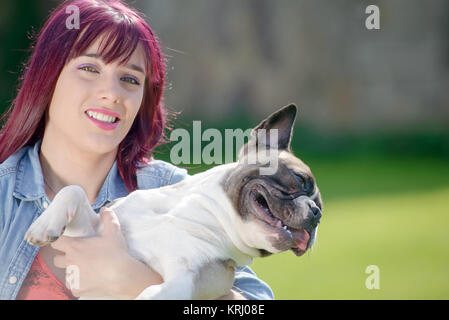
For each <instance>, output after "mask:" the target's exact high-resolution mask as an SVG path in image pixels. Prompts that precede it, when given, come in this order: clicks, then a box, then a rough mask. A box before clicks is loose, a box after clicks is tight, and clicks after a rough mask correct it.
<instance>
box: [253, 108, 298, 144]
mask: <svg viewBox="0 0 449 320" xmlns="http://www.w3.org/2000/svg"><path fill="white" fill-rule="evenodd" d="M297 109H298V108H297V107H296V105H295V104H289V105H287V106H285V107H283V108H281V109H280V110H278V111H276V112H275V113H273V114H271V115H270V116H269V117H268V118H266V119H265V120H263V121H262V122H261V123H260V124H259V125H258V126H256V127H255V128H254V129H253V130H252V132H251V136H252V138H251V139H252V140H253V139H254V140H255V142H256V144H257V143H258V142H259V141H257V137H258V135H257V132H258V130H260V129H265V130H266V141H265V142H264V143H265V144H266V145H267V146H270V138H271V137H270V130H272V129H275V130H277V132H278V135H277V139H278V141H277V142H278V143H277V146H278V149H279V150H290V142H291V139H292V132H293V126H294V124H295V119H296V112H297Z"/></svg>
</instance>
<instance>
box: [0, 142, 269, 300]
mask: <svg viewBox="0 0 449 320" xmlns="http://www.w3.org/2000/svg"><path fill="white" fill-rule="evenodd" d="M40 145H41V141H38V142H37V143H36V144H35V145H34V146H29V147H24V148H22V149H20V150H19V151H17V152H16V153H14V154H13V155H11V156H10V157H9V158H8V159H6V160H5V161H4V162H3V163H1V164H0V299H1V300H6V299H15V297H16V296H17V294H18V292H19V290H20V287H21V285H22V282H23V281H24V279H25V278H26V276H27V274H28V271H29V269H30V267H31V264H32V263H33V261H34V258H35V256H36V254H37V252H38V251H39V247H37V246H33V245H30V244H28V243H27V242H26V241H25V240H24V235H25V233H26V231H27V230H28V228H29V226H30V225H31V223H33V221H34V220H36V218H37V217H39V215H40V214H41V213H42V212H43V211H44V210H45V208H46V207H47V206H48V204H49V203H50V201H49V199H48V197H47V195H46V194H45V189H44V182H43V176H42V169H41V166H40V162H39V156H38V154H39V150H40ZM186 176H187V171H186V170H185V169H181V168H177V167H175V166H173V165H171V164H169V163H166V162H163V161H160V160H153V161H151V162H150V163H149V165H148V166H142V168H140V169H139V170H137V184H138V186H139V189H151V188H159V187H162V186H165V185H170V184H174V183H176V182H178V181H181V180H182V179H184V178H185V177H186ZM127 194H128V192H127V190H126V188H125V184H124V182H123V180H122V179H121V177H120V175H119V173H118V170H117V164H116V162H114V165H113V166H112V168H111V170H110V171H109V173H108V175H107V177H106V180H105V181H104V183H103V186H102V187H101V190H100V193H99V194H98V197H97V199H96V200H95V203H94V204H93V205H92V208H93V209H94V210H95V212H97V213H98V212H99V210H100V208H101V207H102V206H104V205H106V204H107V203H108V202H110V201H112V200H113V199H116V198H119V197H123V196H126V195H127ZM233 289H235V290H236V291H238V292H241V293H242V294H243V295H244V296H245V297H246V298H248V299H273V293H272V291H271V289H270V287H269V286H268V285H267V284H266V283H265V282H263V281H262V280H260V279H258V278H257V276H256V275H255V274H254V272H253V271H252V270H251V269H250V268H249V267H244V268H238V269H237V271H236V275H235V283H234V287H233Z"/></svg>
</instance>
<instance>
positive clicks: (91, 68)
mask: <svg viewBox="0 0 449 320" xmlns="http://www.w3.org/2000/svg"><path fill="white" fill-rule="evenodd" d="M79 69H80V70H84V71H87V72H92V73H99V72H98V71H97V69H95V68H94V67H92V66H81V67H79Z"/></svg>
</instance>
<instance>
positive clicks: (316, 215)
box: [309, 201, 321, 224]
mask: <svg viewBox="0 0 449 320" xmlns="http://www.w3.org/2000/svg"><path fill="white" fill-rule="evenodd" d="M309 207H310V212H311V213H309V215H310V219H311V220H312V221H313V223H315V224H318V223H319V222H320V219H321V210H320V208H318V206H317V205H316V204H315V202H313V201H310V202H309Z"/></svg>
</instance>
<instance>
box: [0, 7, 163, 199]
mask: <svg viewBox="0 0 449 320" xmlns="http://www.w3.org/2000/svg"><path fill="white" fill-rule="evenodd" d="M69 5H73V6H76V7H78V9H79V17H80V19H79V22H80V27H79V29H68V28H67V27H66V20H67V18H68V17H69V14H68V13H66V8H67V7H68V6H69ZM99 35H105V36H106V38H107V39H106V40H107V41H106V42H105V43H108V44H110V45H107V46H104V47H103V48H102V51H101V52H100V55H101V56H102V58H103V60H104V61H105V62H106V63H110V62H112V61H119V63H126V62H127V60H128V59H129V58H130V57H131V55H132V53H133V52H134V50H135V49H136V47H137V45H138V44H139V43H140V44H141V45H142V48H143V50H144V53H145V57H146V66H145V67H146V74H147V76H146V79H145V88H144V96H143V99H142V104H141V106H140V109H139V112H138V114H137V116H136V119H135V120H134V123H133V124H132V126H131V129H130V131H129V132H128V134H127V135H126V137H125V138H124V139H123V141H122V142H121V143H120V145H119V147H118V153H117V167H118V170H119V173H120V176H121V177H122V179H123V181H124V182H125V186H126V188H127V190H128V191H129V192H130V191H133V190H135V189H137V179H136V170H137V166H138V163H139V162H144V159H145V157H149V158H151V153H152V150H153V149H154V148H155V147H156V146H157V145H158V144H159V143H161V142H162V141H163V140H164V139H163V134H164V129H165V128H166V120H167V111H166V109H165V106H164V103H163V91H164V83H165V59H164V57H163V55H162V52H161V50H160V47H159V44H158V39H157V37H156V35H155V34H154V33H153V31H152V30H151V28H150V27H149V26H148V24H147V23H146V22H145V20H144V19H143V17H142V15H141V14H140V13H138V12H137V11H136V10H134V9H131V8H130V7H128V6H127V5H126V4H124V3H123V2H121V1H120V0H109V1H108V0H75V1H65V2H64V3H62V4H61V5H59V6H58V7H57V8H56V9H55V10H54V11H53V12H52V14H51V15H50V17H49V19H48V20H47V22H46V23H45V25H44V26H43V28H42V30H41V31H40V33H39V35H38V37H37V40H36V42H35V46H34V50H33V52H32V54H31V56H30V57H29V60H28V62H27V64H26V68H25V69H24V71H23V75H22V77H21V78H20V85H19V90H18V94H17V96H16V98H15V99H14V100H13V102H12V104H11V106H10V108H9V110H8V111H7V113H5V115H4V116H3V119H6V118H7V121H6V122H5V125H4V126H3V128H2V129H1V131H0V163H1V162H3V161H4V160H5V159H7V158H8V157H9V156H11V155H12V154H13V153H15V152H16V151H18V150H19V149H21V148H23V147H24V146H28V145H33V144H35V143H36V142H37V141H38V140H39V139H41V138H42V137H43V133H44V129H45V114H46V111H47V109H48V106H49V105H50V101H51V98H52V95H53V91H54V89H55V86H56V82H57V80H58V77H59V74H60V72H61V70H62V68H63V67H64V65H65V64H66V63H67V62H69V61H70V60H71V59H73V58H75V57H77V56H79V55H81V54H82V53H83V52H84V51H85V50H86V49H87V48H88V47H89V46H90V45H91V44H92V43H93V41H94V40H95V39H96V38H97V37H98V36H99ZM31 48H33V45H32V46H31Z"/></svg>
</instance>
